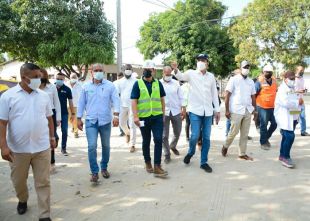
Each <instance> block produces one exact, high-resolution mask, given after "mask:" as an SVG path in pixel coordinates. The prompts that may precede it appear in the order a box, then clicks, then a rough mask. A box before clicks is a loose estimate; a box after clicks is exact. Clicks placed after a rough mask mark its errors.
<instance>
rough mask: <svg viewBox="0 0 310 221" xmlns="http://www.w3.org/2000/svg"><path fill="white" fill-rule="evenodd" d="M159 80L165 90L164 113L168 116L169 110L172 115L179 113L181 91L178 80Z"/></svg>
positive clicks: (181, 98) (181, 97)
mask: <svg viewBox="0 0 310 221" xmlns="http://www.w3.org/2000/svg"><path fill="white" fill-rule="evenodd" d="M160 82H161V83H162V85H163V87H164V90H165V92H166V97H165V115H166V116H169V115H170V112H171V114H172V116H176V115H178V114H180V113H181V108H182V104H183V92H182V89H181V86H180V84H179V82H178V81H176V80H174V79H172V80H171V81H169V82H166V81H164V80H163V79H161V80H160Z"/></svg>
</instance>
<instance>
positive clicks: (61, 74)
mask: <svg viewBox="0 0 310 221" xmlns="http://www.w3.org/2000/svg"><path fill="white" fill-rule="evenodd" d="M57 75H59V76H64V77H66V75H64V74H63V73H61V72H59V73H57Z"/></svg>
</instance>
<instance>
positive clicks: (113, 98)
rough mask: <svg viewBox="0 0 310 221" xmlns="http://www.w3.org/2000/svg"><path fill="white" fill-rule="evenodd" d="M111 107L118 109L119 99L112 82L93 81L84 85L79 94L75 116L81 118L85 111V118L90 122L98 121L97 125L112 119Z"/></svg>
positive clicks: (104, 123) (117, 110)
mask: <svg viewBox="0 0 310 221" xmlns="http://www.w3.org/2000/svg"><path fill="white" fill-rule="evenodd" d="M112 107H113V109H114V112H116V113H119V111H120V100H119V96H118V93H117V90H116V88H115V86H114V85H113V83H112V82H110V81H107V80H103V81H102V83H100V84H94V83H93V82H90V83H87V84H85V85H84V87H83V90H82V92H81V95H80V99H79V103H78V108H77V118H82V116H83V113H84V111H86V119H87V120H90V121H91V122H92V123H96V122H97V121H98V124H99V126H102V125H106V124H108V123H111V121H112V114H111V113H112Z"/></svg>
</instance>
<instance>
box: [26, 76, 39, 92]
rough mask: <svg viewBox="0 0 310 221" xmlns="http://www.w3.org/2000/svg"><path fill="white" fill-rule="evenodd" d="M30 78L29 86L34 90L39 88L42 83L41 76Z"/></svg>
mask: <svg viewBox="0 0 310 221" xmlns="http://www.w3.org/2000/svg"><path fill="white" fill-rule="evenodd" d="M28 79H29V80H30V83H29V84H28V87H29V88H31V89H32V90H37V89H38V88H39V87H40V85H41V78H28Z"/></svg>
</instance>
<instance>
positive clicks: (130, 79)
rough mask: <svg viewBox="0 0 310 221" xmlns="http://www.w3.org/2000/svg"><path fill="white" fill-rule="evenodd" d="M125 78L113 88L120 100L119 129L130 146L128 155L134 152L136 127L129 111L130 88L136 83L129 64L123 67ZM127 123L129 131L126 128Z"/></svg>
mask: <svg viewBox="0 0 310 221" xmlns="http://www.w3.org/2000/svg"><path fill="white" fill-rule="evenodd" d="M124 73H125V77H123V78H122V79H120V80H119V81H118V83H117V84H115V87H116V89H117V91H118V94H119V95H120V98H121V108H120V116H119V120H120V127H121V129H122V130H123V131H124V133H125V134H126V142H127V143H128V144H130V153H133V152H135V150H136V149H135V145H136V133H137V132H136V125H135V124H134V122H133V115H132V111H131V99H130V95H131V91H132V87H133V85H134V84H135V82H136V81H137V79H136V78H135V77H134V72H133V70H132V66H131V65H130V64H127V65H125V71H124ZM128 123H129V126H130V129H129V127H128Z"/></svg>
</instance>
